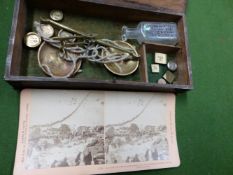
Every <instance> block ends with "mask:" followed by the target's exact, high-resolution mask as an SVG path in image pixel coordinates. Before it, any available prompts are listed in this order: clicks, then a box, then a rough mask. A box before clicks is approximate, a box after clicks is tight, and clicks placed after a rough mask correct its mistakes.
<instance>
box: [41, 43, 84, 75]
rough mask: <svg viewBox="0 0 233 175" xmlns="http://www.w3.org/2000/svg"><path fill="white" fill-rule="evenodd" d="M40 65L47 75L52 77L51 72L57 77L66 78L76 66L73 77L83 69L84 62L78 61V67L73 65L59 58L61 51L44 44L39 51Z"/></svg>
mask: <svg viewBox="0 0 233 175" xmlns="http://www.w3.org/2000/svg"><path fill="white" fill-rule="evenodd" d="M38 63H39V65H40V67H41V68H42V70H43V71H44V72H45V73H46V74H47V75H49V76H50V75H51V74H50V72H51V73H52V74H53V75H54V76H56V77H65V76H67V75H68V74H69V73H70V72H71V71H72V69H73V68H74V66H75V70H74V72H72V75H73V74H75V73H77V72H78V71H79V69H80V67H81V64H82V60H79V61H77V63H76V65H73V62H70V61H66V60H64V59H62V58H60V57H59V50H58V49H57V48H55V47H53V46H51V45H49V44H47V43H46V42H44V43H43V44H42V45H41V46H40V48H39V51H38ZM48 68H49V69H50V72H49V70H48Z"/></svg>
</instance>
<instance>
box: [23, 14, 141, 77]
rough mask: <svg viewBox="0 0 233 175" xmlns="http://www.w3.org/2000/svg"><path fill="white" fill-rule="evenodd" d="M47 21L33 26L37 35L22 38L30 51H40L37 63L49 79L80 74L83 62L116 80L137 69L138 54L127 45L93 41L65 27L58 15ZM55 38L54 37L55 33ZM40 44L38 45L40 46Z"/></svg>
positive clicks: (133, 47) (32, 33) (100, 40)
mask: <svg viewBox="0 0 233 175" xmlns="http://www.w3.org/2000/svg"><path fill="white" fill-rule="evenodd" d="M50 18H51V19H52V20H51V19H47V18H41V20H40V22H35V23H34V25H35V27H36V30H37V33H35V32H30V33H28V34H26V36H25V44H26V45H27V46H28V47H30V48H35V47H38V46H39V45H40V47H39V50H38V56H37V57H38V63H39V66H40V68H41V69H42V70H43V71H44V73H46V74H47V75H48V76H51V77H53V78H69V77H72V76H74V75H75V74H77V73H79V72H81V70H80V68H81V64H82V61H83V60H84V59H86V60H88V61H91V62H95V63H99V64H103V65H104V66H105V68H106V69H107V70H109V71H110V72H112V73H113V74H115V75H118V76H128V75H131V74H133V73H134V72H135V71H136V70H137V69H138V67H139V57H140V56H139V54H138V52H137V51H136V48H135V46H133V45H131V44H129V43H128V42H126V41H113V40H109V39H96V36H97V35H95V34H87V33H83V32H80V31H77V30H75V29H73V28H71V27H68V26H65V25H63V24H61V23H59V22H58V21H61V20H62V18H63V13H62V12H61V11H52V12H51V13H50ZM54 28H55V29H58V31H59V32H58V36H55V37H54V33H55V29H54ZM42 41H43V43H42V44H41V42H42Z"/></svg>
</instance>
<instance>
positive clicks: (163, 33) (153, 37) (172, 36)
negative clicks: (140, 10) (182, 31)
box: [122, 22, 179, 45]
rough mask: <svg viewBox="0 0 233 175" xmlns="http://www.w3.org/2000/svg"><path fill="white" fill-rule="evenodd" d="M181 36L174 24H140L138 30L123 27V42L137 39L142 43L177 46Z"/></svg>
mask: <svg viewBox="0 0 233 175" xmlns="http://www.w3.org/2000/svg"><path fill="white" fill-rule="evenodd" d="M178 38H179V34H178V30H177V25H176V23H173V22H140V23H139V24H138V26H137V27H136V28H128V27H126V26H123V27H122V40H123V41H126V40H128V39H136V40H137V41H138V42H139V43H140V44H141V43H142V42H152V43H161V44H167V45H176V44H177V42H178Z"/></svg>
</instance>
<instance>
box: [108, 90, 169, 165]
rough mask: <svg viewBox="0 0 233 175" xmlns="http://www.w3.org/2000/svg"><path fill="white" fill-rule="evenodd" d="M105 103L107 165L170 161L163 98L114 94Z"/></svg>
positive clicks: (165, 107)
mask: <svg viewBox="0 0 233 175" xmlns="http://www.w3.org/2000/svg"><path fill="white" fill-rule="evenodd" d="M127 96H128V97H127ZM112 99H114V102H113V101H112ZM105 102H106V108H105V109H106V118H105V152H106V164H116V163H131V162H146V161H156V160H168V158H169V152H168V149H169V147H168V140H167V126H166V123H167V121H166V109H167V106H166V105H167V104H166V101H165V100H164V98H159V96H156V97H155V96H151V94H143V95H142V94H138V95H136V94H135V95H134V96H131V95H129V94H124V96H121V95H118V94H117V93H115V94H114V93H111V94H109V95H108V96H107V98H106V101H105ZM115 103H117V104H118V105H117V107H116V106H115V105H114V104H115ZM158 111H160V112H158Z"/></svg>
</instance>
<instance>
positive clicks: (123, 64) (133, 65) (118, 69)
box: [104, 41, 139, 76]
mask: <svg viewBox="0 0 233 175" xmlns="http://www.w3.org/2000/svg"><path fill="white" fill-rule="evenodd" d="M115 43H116V44H118V45H119V46H121V47H124V48H130V49H133V50H134V52H135V55H138V53H137V51H136V49H135V48H134V46H132V45H130V44H129V43H127V42H124V41H115ZM110 52H111V53H124V52H123V51H120V50H118V49H114V48H111V49H110ZM104 66H105V67H106V68H107V69H108V70H109V71H110V72H112V73H113V74H115V75H119V76H128V75H131V74H133V73H134V72H135V71H136V70H137V69H138V67H139V60H138V59H133V60H126V61H119V62H115V63H107V64H104Z"/></svg>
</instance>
